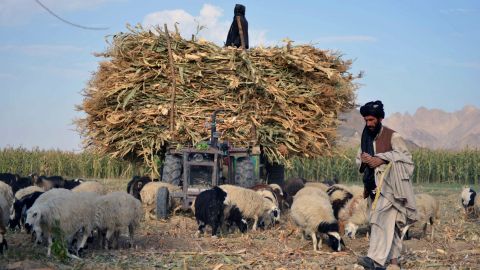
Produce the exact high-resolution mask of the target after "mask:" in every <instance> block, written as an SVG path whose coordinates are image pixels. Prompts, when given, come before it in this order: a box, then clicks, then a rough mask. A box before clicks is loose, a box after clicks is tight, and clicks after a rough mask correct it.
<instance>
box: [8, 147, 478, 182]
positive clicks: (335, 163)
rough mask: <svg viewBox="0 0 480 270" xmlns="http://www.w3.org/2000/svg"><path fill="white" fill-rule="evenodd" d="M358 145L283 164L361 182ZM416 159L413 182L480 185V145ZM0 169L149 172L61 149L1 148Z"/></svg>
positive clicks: (423, 152) (116, 174)
mask: <svg viewBox="0 0 480 270" xmlns="http://www.w3.org/2000/svg"><path fill="white" fill-rule="evenodd" d="M355 154H356V149H347V150H342V151H339V152H338V153H337V154H336V155H335V156H332V157H321V158H316V159H299V158H296V159H294V160H293V161H292V167H291V168H289V169H287V171H286V175H287V178H289V177H298V176H299V177H304V178H306V179H308V180H323V179H333V178H337V179H338V180H339V181H341V182H359V181H361V179H362V178H361V177H362V176H361V174H359V173H358V170H357V166H356V165H355ZM412 154H413V160H414V162H415V171H414V175H413V181H414V183H418V184H425V183H457V184H469V185H473V184H477V185H478V184H479V182H480V150H463V151H456V152H454V151H447V150H427V149H420V150H415V151H413V152H412ZM0 172H12V173H18V174H20V175H28V174H31V173H39V174H45V175H62V176H68V177H84V178H130V177H132V176H133V175H143V174H145V173H148V169H147V168H146V167H145V166H143V165H142V164H134V163H130V162H126V161H121V160H117V159H110V158H107V157H104V156H99V155H96V154H93V153H90V152H81V153H74V152H68V151H60V150H39V149H33V150H27V149H24V148H4V149H0Z"/></svg>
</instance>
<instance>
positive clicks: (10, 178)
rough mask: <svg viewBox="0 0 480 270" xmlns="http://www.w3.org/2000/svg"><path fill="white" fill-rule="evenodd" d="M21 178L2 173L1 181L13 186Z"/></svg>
mask: <svg viewBox="0 0 480 270" xmlns="http://www.w3.org/2000/svg"><path fill="white" fill-rule="evenodd" d="M19 178H20V176H19V175H18V174H13V173H0V181H2V182H4V183H6V184H8V185H10V186H11V185H12V183H14V182H16V181H17V179H19Z"/></svg>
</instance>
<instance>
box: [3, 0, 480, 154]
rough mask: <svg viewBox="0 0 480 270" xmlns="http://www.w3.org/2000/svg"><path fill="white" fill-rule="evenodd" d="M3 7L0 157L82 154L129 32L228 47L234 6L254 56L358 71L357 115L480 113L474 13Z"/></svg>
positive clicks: (479, 32) (459, 2) (288, 4)
mask: <svg viewBox="0 0 480 270" xmlns="http://www.w3.org/2000/svg"><path fill="white" fill-rule="evenodd" d="M39 1H40V2H41V3H43V4H44V5H45V6H46V7H48V8H49V9H50V10H51V11H53V12H54V13H56V14H58V15H59V16H61V17H62V18H63V19H66V20H68V21H70V22H72V23H75V24H79V25H82V26H86V27H97V28H107V29H102V30H86V29H82V28H78V27H74V26H72V25H69V24H67V23H64V22H62V21H60V20H59V19H58V18H55V17H54V16H52V15H51V14H49V13H48V12H47V11H46V10H45V9H43V8H42V7H41V6H40V5H39V4H38V3H37V2H36V0H0V124H1V126H2V131H1V132H0V148H2V147H7V146H12V147H19V146H22V147H26V148H32V147H40V148H43V149H61V150H73V151H79V150H81V149H82V147H81V138H80V136H79V134H78V132H77V131H76V127H75V125H74V124H73V120H74V119H76V118H79V117H82V113H81V112H78V111H76V109H75V106H76V105H79V104H81V103H82V100H83V96H82V89H83V88H84V87H85V86H86V84H87V82H88V81H89V79H90V78H91V77H92V73H93V72H94V71H95V70H96V68H97V65H98V61H99V60H101V59H100V58H96V57H95V56H94V55H93V53H94V52H102V51H104V50H105V49H106V48H107V47H108V43H107V41H108V36H112V35H114V34H115V33H118V32H122V31H123V32H125V31H126V25H127V24H131V25H136V24H142V25H143V26H145V27H151V26H153V25H156V24H160V25H163V24H164V23H167V24H168V25H169V28H170V29H174V28H173V24H174V23H175V22H177V23H178V27H179V29H180V31H181V33H182V35H184V36H186V37H190V36H191V35H192V34H195V33H196V32H197V26H198V25H202V26H205V27H206V28H204V29H203V30H201V31H200V32H199V34H198V35H199V36H200V37H202V38H205V39H207V40H211V41H213V42H215V43H217V44H219V45H223V42H224V40H225V38H226V34H227V32H228V28H229V25H230V23H231V22H232V17H233V8H234V6H235V4H236V3H241V4H244V5H245V6H246V18H247V20H248V22H249V35H250V40H251V41H250V43H251V44H250V45H251V46H260V45H263V46H271V45H282V44H283V43H282V40H283V39H285V38H288V39H290V40H293V41H295V43H294V44H302V43H308V44H313V45H314V46H316V47H318V48H321V49H329V50H334V51H340V52H341V53H342V54H343V58H344V59H353V60H354V63H353V66H352V72H354V73H358V72H360V71H363V72H364V73H365V76H364V77H363V78H362V79H359V80H358V81H357V82H358V83H360V84H361V87H360V89H359V90H358V92H357V103H358V104H363V103H365V102H368V101H370V100H377V99H380V100H382V101H383V103H384V104H385V110H386V114H387V117H388V115H389V114H392V113H394V112H409V113H414V112H415V111H416V109H417V108H419V107H422V106H423V107H426V108H438V109H443V110H445V111H449V112H453V111H457V110H460V109H462V108H463V107H464V106H466V105H473V106H476V107H477V108H478V107H480V91H479V90H480V89H479V86H478V85H479V83H480V76H479V75H480V52H479V49H478V44H480V1H477V0H455V1H454V0H451V1H446V0H443V1H440V0H424V1H416V0H405V1H396V0H369V1H357V0H343V1H327V0H322V1H319V0H315V1H313V0H312V1H279V0H277V1H208V2H206V1H197V0H190V1H186V0H176V1H145V0H136V1H133V0H68V1H66V0H63V1H61V0H39Z"/></svg>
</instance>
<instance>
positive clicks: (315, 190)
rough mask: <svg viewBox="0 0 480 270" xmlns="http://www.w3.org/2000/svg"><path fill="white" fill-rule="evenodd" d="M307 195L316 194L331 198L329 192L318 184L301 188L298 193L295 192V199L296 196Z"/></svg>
mask: <svg viewBox="0 0 480 270" xmlns="http://www.w3.org/2000/svg"><path fill="white" fill-rule="evenodd" d="M319 184H321V183H319ZM305 195H315V196H319V197H322V198H325V199H327V200H329V197H328V195H327V193H326V192H325V191H324V190H323V189H322V188H321V187H319V186H318V185H306V186H305V187H304V188H302V189H300V190H299V191H298V192H297V194H295V196H294V198H293V199H294V200H295V198H297V197H301V196H305Z"/></svg>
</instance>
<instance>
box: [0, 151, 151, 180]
mask: <svg viewBox="0 0 480 270" xmlns="http://www.w3.org/2000/svg"><path fill="white" fill-rule="evenodd" d="M0 172H12V173H18V174H20V175H22V176H23V175H29V174H31V173H39V174H45V175H62V176H68V177H84V178H130V177H132V176H133V175H138V174H144V173H145V172H146V169H145V168H144V167H143V166H142V165H141V164H133V163H130V162H126V161H121V160H118V159H111V158H107V157H102V156H99V155H96V154H93V153H90V152H81V153H75V152H69V151H60V150H40V149H33V150H27V149H25V148H4V149H1V150H0Z"/></svg>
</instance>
